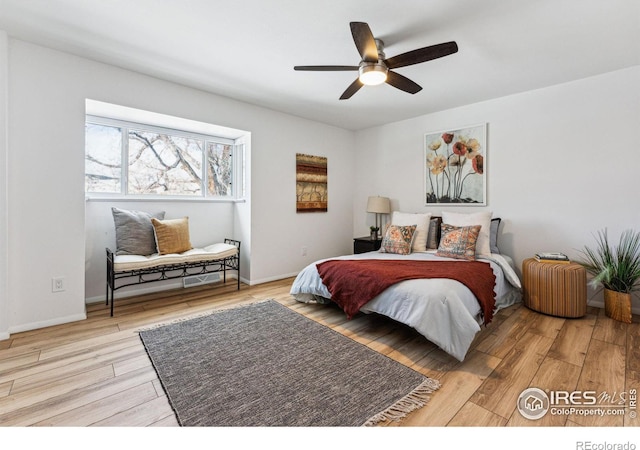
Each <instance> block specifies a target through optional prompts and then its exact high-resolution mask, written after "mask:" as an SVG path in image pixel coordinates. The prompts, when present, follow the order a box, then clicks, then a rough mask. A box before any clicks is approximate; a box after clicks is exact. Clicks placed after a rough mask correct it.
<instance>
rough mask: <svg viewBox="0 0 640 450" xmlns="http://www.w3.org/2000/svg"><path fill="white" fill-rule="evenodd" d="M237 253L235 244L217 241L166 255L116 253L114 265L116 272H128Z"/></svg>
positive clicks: (220, 257)
mask: <svg viewBox="0 0 640 450" xmlns="http://www.w3.org/2000/svg"><path fill="white" fill-rule="evenodd" d="M237 253H238V249H237V248H236V246H235V245H232V244H225V243H217V244H211V245H208V246H206V247H202V248H192V249H191V250H187V251H186V252H183V253H168V254H165V255H160V254H158V253H154V254H152V255H149V256H144V255H114V259H113V266H114V270H115V271H116V272H126V271H130V270H140V269H150V268H153V267H159V266H164V265H172V264H182V263H197V262H204V261H215V260H218V259H224V258H228V257H230V256H234V255H236V254H237Z"/></svg>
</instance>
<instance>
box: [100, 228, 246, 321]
mask: <svg viewBox="0 0 640 450" xmlns="http://www.w3.org/2000/svg"><path fill="white" fill-rule="evenodd" d="M224 242H225V244H232V245H234V246H235V247H236V248H237V249H238V251H237V253H236V254H235V255H233V256H228V257H226V258H221V259H214V260H209V261H195V262H185V263H178V264H162V265H158V266H153V267H147V268H144V269H134V270H120V271H116V270H115V264H114V254H113V252H112V251H111V250H110V249H109V248H107V249H106V250H107V302H106V304H107V305H108V304H109V301H111V317H113V304H114V292H115V291H116V290H118V289H120V288H123V287H126V286H133V285H138V284H145V283H153V282H156V281H163V280H173V279H176V278H184V277H190V276H194V275H203V274H207V273H218V272H222V273H223V282H224V283H226V282H227V269H229V270H235V271H237V274H238V290H240V241H236V240H234V239H225V240H224Z"/></svg>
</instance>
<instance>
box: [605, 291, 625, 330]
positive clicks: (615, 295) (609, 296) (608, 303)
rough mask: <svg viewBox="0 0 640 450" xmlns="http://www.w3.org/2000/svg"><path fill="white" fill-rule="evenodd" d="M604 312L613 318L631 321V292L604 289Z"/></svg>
mask: <svg viewBox="0 0 640 450" xmlns="http://www.w3.org/2000/svg"><path fill="white" fill-rule="evenodd" d="M604 313H605V315H606V316H607V317H611V318H612V319H614V320H618V321H620V322H624V323H631V294H629V293H625V292H618V291H612V290H609V289H605V290H604Z"/></svg>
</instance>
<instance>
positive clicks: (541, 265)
mask: <svg viewBox="0 0 640 450" xmlns="http://www.w3.org/2000/svg"><path fill="white" fill-rule="evenodd" d="M522 286H523V293H524V299H523V300H524V305H525V306H526V307H527V308H529V309H532V310H534V311H538V312H541V313H544V314H550V315H552V316H558V317H570V318H573V317H582V316H584V315H585V314H586V313H587V273H586V270H585V268H584V267H582V266H581V265H580V264H576V263H569V264H563V263H549V262H539V261H537V260H536V259H535V258H529V259H525V260H524V261H523V262H522Z"/></svg>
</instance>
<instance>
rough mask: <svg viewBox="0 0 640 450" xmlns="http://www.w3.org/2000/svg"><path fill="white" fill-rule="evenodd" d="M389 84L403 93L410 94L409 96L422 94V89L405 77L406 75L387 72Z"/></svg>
mask: <svg viewBox="0 0 640 450" xmlns="http://www.w3.org/2000/svg"><path fill="white" fill-rule="evenodd" d="M386 83H387V84H390V85H391V86H393V87H394V88H398V89H400V90H401V91H405V92H408V93H409V94H415V93H416V92H420V91H421V90H422V87H421V86H420V85H419V84H417V83H414V82H413V81H411V80H410V79H408V78H407V77H405V76H404V75H400V74H399V73H396V72H393V71H391V70H390V71H388V72H387V81H386Z"/></svg>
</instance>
